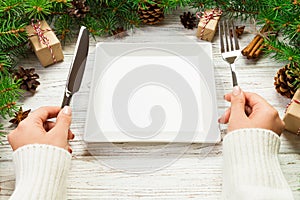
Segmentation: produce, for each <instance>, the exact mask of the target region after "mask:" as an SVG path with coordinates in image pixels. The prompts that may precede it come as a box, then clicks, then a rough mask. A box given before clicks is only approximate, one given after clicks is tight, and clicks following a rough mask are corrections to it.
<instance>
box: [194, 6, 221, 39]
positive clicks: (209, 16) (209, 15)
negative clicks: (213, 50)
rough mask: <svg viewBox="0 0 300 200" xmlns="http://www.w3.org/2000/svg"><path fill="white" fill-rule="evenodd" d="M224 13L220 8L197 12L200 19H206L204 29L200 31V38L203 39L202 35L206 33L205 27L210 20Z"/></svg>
mask: <svg viewBox="0 0 300 200" xmlns="http://www.w3.org/2000/svg"><path fill="white" fill-rule="evenodd" d="M222 13H223V11H222V10H221V9H219V8H215V9H212V10H211V12H206V11H204V12H197V13H196V16H197V17H198V18H199V19H204V22H203V26H202V30H201V31H200V39H202V37H203V33H204V30H205V27H206V25H207V24H208V22H209V21H210V20H211V19H213V18H214V17H217V16H221V15H222Z"/></svg>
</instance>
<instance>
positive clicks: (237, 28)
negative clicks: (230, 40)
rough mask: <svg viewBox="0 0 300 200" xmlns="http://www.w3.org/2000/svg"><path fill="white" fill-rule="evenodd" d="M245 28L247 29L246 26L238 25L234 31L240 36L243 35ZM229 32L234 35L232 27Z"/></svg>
mask: <svg viewBox="0 0 300 200" xmlns="http://www.w3.org/2000/svg"><path fill="white" fill-rule="evenodd" d="M244 30H245V26H241V27H238V26H236V27H235V30H234V31H235V33H236V35H237V37H238V38H240V36H241V35H243V33H244ZM229 32H230V36H231V37H233V33H232V29H230V30H229Z"/></svg>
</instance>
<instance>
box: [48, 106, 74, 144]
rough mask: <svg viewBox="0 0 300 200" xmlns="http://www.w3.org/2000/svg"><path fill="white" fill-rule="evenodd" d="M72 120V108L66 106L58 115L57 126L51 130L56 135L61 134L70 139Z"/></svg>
mask: <svg viewBox="0 0 300 200" xmlns="http://www.w3.org/2000/svg"><path fill="white" fill-rule="evenodd" d="M71 120H72V110H71V107H70V106H65V107H64V108H63V109H62V110H61V111H60V112H59V113H58V115H57V119H56V124H55V126H54V127H53V129H51V132H52V131H53V132H54V134H59V135H61V136H63V137H66V138H67V137H68V131H69V128H70V125H71Z"/></svg>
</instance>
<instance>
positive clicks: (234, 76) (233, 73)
mask: <svg viewBox="0 0 300 200" xmlns="http://www.w3.org/2000/svg"><path fill="white" fill-rule="evenodd" d="M231 74H232V84H233V87H234V86H237V85H238V82H237V78H236V74H235V71H231Z"/></svg>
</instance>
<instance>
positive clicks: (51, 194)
mask: <svg viewBox="0 0 300 200" xmlns="http://www.w3.org/2000/svg"><path fill="white" fill-rule="evenodd" d="M13 162H14V165H15V173H16V186H15V191H14V193H13V195H12V196H11V199H47V200H48V199H66V178H67V174H68V171H69V168H70V164H71V154H70V153H69V152H67V151H66V150H64V149H62V148H59V147H55V146H51V145H46V144H31V145H25V146H23V147H21V148H18V149H17V150H16V151H15V152H14V153H13Z"/></svg>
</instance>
